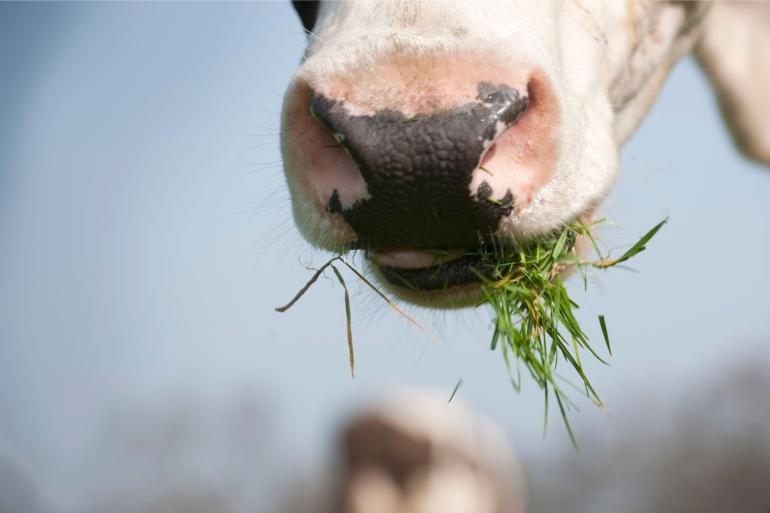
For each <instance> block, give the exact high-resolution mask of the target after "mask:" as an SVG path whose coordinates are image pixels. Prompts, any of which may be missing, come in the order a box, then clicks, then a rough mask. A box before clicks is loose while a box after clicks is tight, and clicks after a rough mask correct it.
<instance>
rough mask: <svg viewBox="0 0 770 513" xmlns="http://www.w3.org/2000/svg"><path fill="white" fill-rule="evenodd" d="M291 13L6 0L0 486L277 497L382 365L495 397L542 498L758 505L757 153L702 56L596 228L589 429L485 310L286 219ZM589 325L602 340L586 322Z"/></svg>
mask: <svg viewBox="0 0 770 513" xmlns="http://www.w3.org/2000/svg"><path fill="white" fill-rule="evenodd" d="M304 44H305V36H304V34H303V32H302V30H301V28H300V24H299V22H298V20H297V19H296V17H295V14H294V12H293V11H292V9H291V7H290V4H289V2H269V3H221V4H204V3H200V4H199V3H195V4H177V3H160V4H150V3H130V4H123V3H114V4H113V3H0V512H2V513H38V512H41V513H42V512H46V513H47V512H55V513H69V512H102V511H111V512H123V511H125V512H132V513H134V512H136V513H138V512H147V513H150V512H153V513H155V512H177V511H178V512H188V513H194V512H197V511H200V512H212V511H217V512H257V511H259V512H272V511H279V510H280V508H281V504H282V503H283V500H284V498H285V496H286V495H287V493H291V494H293V495H296V494H299V493H301V492H302V491H304V490H308V489H311V488H312V487H313V482H314V476H315V475H318V474H319V473H321V472H322V470H321V469H322V468H324V464H325V461H326V460H327V457H328V456H329V453H330V451H332V450H333V449H334V439H335V438H334V435H335V429H336V428H337V426H338V425H339V424H340V422H342V420H343V419H344V418H345V416H346V415H348V414H349V413H350V412H351V411H353V410H355V408H356V406H357V405H361V404H365V403H366V401H367V400H368V399H370V398H371V397H372V396H373V394H375V393H377V392H378V391H380V390H382V389H383V388H385V387H388V386H391V385H395V384H399V385H413V386H427V387H431V388H434V389H437V390H439V391H440V392H442V393H443V392H445V393H446V396H447V398H448V397H449V394H450V393H451V391H452V389H453V387H454V385H455V383H456V382H457V381H458V379H460V378H462V379H463V382H464V385H463V386H462V388H460V390H459V391H458V395H457V400H462V401H465V402H466V403H468V404H469V405H470V406H471V407H472V408H473V409H474V410H476V411H478V412H480V413H482V414H484V415H486V416H488V417H490V418H492V419H493V420H494V421H495V422H496V423H498V424H499V425H500V426H501V427H502V428H503V429H504V430H505V432H506V434H507V435H508V437H509V438H510V440H511V442H512V443H513V445H514V446H515V447H516V449H517V451H518V453H519V455H520V456H521V458H522V460H523V462H524V469H525V471H526V473H527V475H528V476H529V487H530V490H531V501H530V511H535V512H551V511H562V510H564V509H565V508H566V507H567V505H568V506H569V510H570V511H575V512H583V511H585V512H588V511H592V512H603V511H606V512H637V511H639V512H641V511H651V510H656V511H671V512H674V511H676V512H689V511H692V512H696V511H697V512H699V513H703V512H707V511H728V510H730V511H756V512H759V513H761V512H764V511H766V509H767V508H768V507H770V400H768V397H770V378H768V370H770V354H769V353H768V351H767V347H768V345H767V343H768V341H770V323H769V322H768V319H767V312H768V311H770V294H768V290H770V270H768V265H767V262H768V260H769V259H770V230H768V229H767V226H768V222H770V172H768V170H765V169H762V168H760V167H759V166H756V165H753V164H751V163H749V162H747V161H745V160H744V159H742V157H740V156H739V155H738V154H737V153H736V151H735V150H734V149H733V147H732V146H731V143H730V141H729V140H728V136H727V133H726V130H725V128H724V127H723V125H722V122H721V119H720V118H719V114H718V111H717V108H716V105H715V102H714V99H713V97H712V93H711V91H710V89H709V85H708V84H707V82H706V81H705V79H704V77H703V76H702V74H701V73H700V71H699V69H698V68H697V65H696V64H695V63H694V61H693V60H691V59H689V58H688V59H685V60H684V61H682V62H681V63H680V64H679V65H678V66H677V67H676V68H675V69H674V70H673V72H672V74H671V76H670V78H669V80H668V82H667V85H666V87H665V89H664V90H663V92H662V94H661V96H660V98H659V99H658V101H657V103H656V105H655V107H654V109H653V110H652V112H651V114H650V115H649V116H648V118H647V119H646V121H645V123H644V124H643V125H642V127H641V128H640V130H639V131H638V132H637V134H636V135H635V136H634V138H633V139H632V140H631V141H630V143H629V144H627V145H626V147H625V148H624V149H623V152H622V169H621V173H620V178H619V182H618V184H617V187H616V189H615V190H614V192H613V193H612V195H611V197H610V198H609V199H608V201H607V202H606V203H605V205H604V206H603V208H602V213H603V214H604V215H605V216H607V217H608V218H609V219H610V220H611V221H612V222H611V224H610V226H608V227H605V228H603V229H602V231H601V239H602V243H603V244H604V245H605V247H607V248H619V247H621V246H622V245H623V244H626V243H628V242H632V241H634V240H635V238H637V237H638V236H639V235H641V234H642V233H644V232H645V231H646V230H647V229H648V228H650V227H651V226H652V225H653V224H655V223H656V222H658V221H659V220H661V219H662V218H663V217H665V216H670V223H669V224H668V225H667V226H666V227H665V228H664V229H663V231H662V232H661V233H660V234H659V235H658V237H657V238H656V240H654V241H653V243H652V244H651V245H650V247H649V249H648V251H647V252H645V253H643V254H642V255H640V256H639V257H638V258H637V259H636V260H635V261H634V262H633V265H634V267H635V268H636V269H637V270H638V271H639V272H638V273H632V272H625V271H622V270H615V271H612V272H609V273H606V274H599V275H595V276H594V277H593V278H592V280H591V282H590V286H589V290H588V293H584V292H582V284H581V283H580V280H576V279H573V281H572V286H571V288H572V290H573V291H574V292H575V294H576V296H577V298H578V301H579V303H580V304H581V307H582V308H581V312H580V313H581V315H580V318H581V320H582V321H583V322H584V323H585V325H586V326H587V328H588V333H589V335H590V336H591V337H592V338H593V340H595V341H600V340H601V334H600V331H599V326H598V323H597V321H596V316H597V315H598V314H603V315H605V316H606V318H607V323H608V327H609V330H610V336H611V339H612V340H613V342H614V347H613V350H614V354H613V357H612V358H611V361H610V366H604V365H601V364H598V363H588V366H589V371H590V374H589V376H591V377H592V378H593V380H594V385H595V386H596V388H597V390H598V391H599V393H600V395H602V398H603V399H604V401H605V403H606V404H607V408H608V412H602V411H600V410H598V409H597V408H595V407H594V406H592V405H591V403H590V402H588V401H587V400H585V399H584V398H581V397H579V396H578V395H577V394H576V397H575V399H576V401H577V403H578V405H579V406H580V407H581V411H580V412H572V414H571V419H572V421H573V426H574V428H575V431H576V435H577V437H578V440H579V442H580V443H581V452H580V453H576V452H575V451H574V450H573V449H572V448H571V446H570V444H569V440H568V438H567V436H566V433H565V431H564V429H563V427H562V425H561V423H560V421H559V419H558V415H557V413H556V412H555V411H552V412H551V418H550V422H549V426H548V432H547V434H546V436H545V437H544V436H543V399H542V395H541V393H540V392H539V391H538V390H537V389H536V387H535V386H534V385H533V384H531V383H526V382H525V386H524V390H523V391H522V393H521V394H516V393H514V391H513V390H512V389H511V387H510V384H509V382H508V378H507V376H506V373H505V370H504V366H503V362H502V357H501V355H500V354H499V353H497V352H491V351H489V348H488V343H489V337H490V335H491V329H490V321H491V314H490V312H489V311H488V310H486V309H485V308H481V309H478V310H467V311H457V312H433V311H426V310H420V309H416V308H409V309H408V311H409V312H410V314H411V315H413V316H414V317H415V318H417V320H419V321H420V322H421V323H423V324H424V325H425V326H426V327H428V329H429V330H430V331H431V332H432V333H434V334H435V335H436V339H435V340H431V339H430V338H429V337H426V336H425V335H424V334H423V333H421V332H420V331H418V330H415V329H413V328H412V327H411V326H410V325H409V324H408V323H406V322H404V320H403V319H402V318H400V317H398V316H397V315H395V314H393V313H392V311H391V310H389V309H387V308H384V307H383V304H382V303H381V301H379V300H378V298H376V297H374V296H373V295H372V294H371V293H370V292H369V291H367V290H366V289H365V288H362V287H361V286H359V285H353V332H354V337H355V343H356V358H357V375H356V379H355V380H351V378H350V373H349V370H348V362H347V346H346V342H345V331H344V330H345V316H344V309H343V303H342V291H341V289H340V288H339V286H338V285H335V284H334V283H333V282H332V280H323V279H322V280H319V283H318V284H317V285H316V286H315V287H314V288H313V289H312V290H311V291H310V293H309V294H308V295H307V296H306V297H305V298H304V299H303V300H302V301H301V302H300V303H299V304H297V305H296V306H295V307H294V308H293V309H292V310H290V311H289V312H287V313H284V314H279V313H276V312H275V311H274V310H273V308H274V307H275V306H278V305H280V304H283V303H285V302H286V301H287V300H288V299H289V298H290V297H291V296H292V295H293V294H294V293H295V292H296V290H297V289H298V288H299V287H300V286H301V285H302V284H304V282H305V281H306V280H307V279H308V277H309V271H307V270H306V269H305V268H306V267H307V266H312V265H318V264H319V263H322V262H323V261H325V259H326V258H327V257H328V255H325V254H322V253H319V252H317V251H315V250H313V249H312V248H310V247H309V246H308V245H307V244H305V243H304V242H303V241H302V240H301V238H300V236H299V234H298V233H297V232H296V229H295V228H294V226H293V221H292V219H291V212H290V207H289V202H288V191H287V190H286V187H285V183H284V179H283V176H282V168H281V163H280V154H279V146H278V140H279V137H278V131H279V111H280V105H281V97H282V92H283V90H284V88H285V86H286V84H287V82H288V80H289V79H290V77H291V74H292V72H293V70H294V69H295V68H296V66H297V65H298V63H299V61H300V58H301V55H302V52H303V47H304ZM598 345H599V346H601V343H599V344H598Z"/></svg>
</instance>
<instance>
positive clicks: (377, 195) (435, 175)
mask: <svg viewBox="0 0 770 513" xmlns="http://www.w3.org/2000/svg"><path fill="white" fill-rule="evenodd" d="M478 93H479V94H478V98H477V101H473V102H469V103H466V104H464V105H462V106H460V107H458V108H455V109H452V110H447V111H439V112H435V113H431V114H425V115H422V114H418V115H416V116H412V117H407V116H405V115H404V114H403V113H401V112H397V111H392V110H383V111H380V112H377V113H376V114H374V115H371V116H356V115H350V113H349V112H348V109H347V108H346V106H345V104H344V102H338V101H334V100H330V99H328V98H326V97H324V96H315V97H314V99H313V101H312V103H311V112H312V113H313V116H314V117H315V118H316V119H318V120H320V121H321V122H322V123H323V124H324V125H325V126H326V128H327V129H328V130H330V131H331V132H332V134H333V135H334V137H335V139H336V140H337V141H338V142H339V143H340V144H341V145H342V147H343V148H344V149H345V150H346V151H347V152H348V153H349V154H350V156H351V157H352V158H353V160H354V161H355V163H356V165H357V166H358V168H359V169H360V171H361V175H362V176H363V179H364V181H365V182H366V186H367V190H368V192H369V198H368V199H364V200H359V201H357V202H356V203H354V204H353V205H352V206H349V207H348V208H343V206H342V204H341V202H340V199H339V196H338V195H337V194H336V193H335V194H333V195H332V197H331V198H329V202H328V205H327V208H328V209H329V210H330V211H332V212H337V213H340V214H342V216H343V217H344V219H345V220H346V221H347V222H348V224H350V226H351V227H352V228H353V229H354V230H355V232H356V233H357V234H358V237H359V239H358V243H357V246H358V247H364V248H376V249H395V248H438V247H466V246H469V245H475V244H477V243H478V241H479V237H480V236H482V237H483V236H485V235H488V234H491V233H493V232H494V231H495V230H496V229H497V226H498V225H499V222H500V220H501V218H503V217H505V216H507V215H510V213H511V211H512V209H513V202H514V197H513V195H512V194H511V191H506V193H505V194H504V195H503V198H502V199H501V200H500V199H494V198H492V189H491V187H490V186H489V184H487V183H486V182H482V184H481V186H479V187H478V190H477V191H471V190H470V186H471V180H472V178H473V173H474V170H475V169H476V168H477V167H478V165H479V162H480V160H481V157H482V156H483V154H484V152H485V151H486V150H487V149H488V148H489V147H490V146H491V145H492V143H493V142H494V140H495V139H496V138H497V137H498V136H500V135H501V134H502V133H503V132H504V131H505V130H506V129H507V128H508V127H510V126H511V125H512V124H514V123H515V122H516V120H517V119H518V118H519V116H520V115H521V114H522V113H523V112H524V111H525V110H526V108H527V105H528V98H527V96H523V95H521V94H520V93H519V91H517V90H515V89H513V88H511V87H509V86H506V85H493V84H491V83H488V82H482V83H480V84H479V85H478Z"/></svg>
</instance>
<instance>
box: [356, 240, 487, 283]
mask: <svg viewBox="0 0 770 513" xmlns="http://www.w3.org/2000/svg"><path fill="white" fill-rule="evenodd" d="M369 258H370V259H371V261H372V262H373V263H374V264H375V265H376V266H377V268H378V269H379V273H380V275H381V276H382V278H383V279H384V280H385V281H387V282H388V283H389V284H390V285H394V286H396V287H402V288H406V289H408V290H411V291H436V290H447V289H449V288H451V287H457V286H464V285H471V284H481V282H482V277H484V278H490V279H491V278H492V277H493V273H494V270H495V267H496V266H495V264H494V263H493V262H492V261H490V259H489V258H488V257H487V256H485V251H482V250H480V249H475V250H467V251H464V250H448V251H430V252H428V251H417V250H409V251H388V252H370V253H369Z"/></svg>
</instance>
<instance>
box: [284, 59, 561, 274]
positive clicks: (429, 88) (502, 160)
mask: <svg viewBox="0 0 770 513" xmlns="http://www.w3.org/2000/svg"><path fill="white" fill-rule="evenodd" d="M480 82H491V83H492V84H506V85H508V86H511V87H513V88H515V89H518V90H519V91H520V93H521V94H525V95H527V96H528V97H529V106H528V109H527V111H526V112H524V114H523V115H522V116H521V117H520V118H519V120H518V122H517V123H516V124H515V125H513V126H512V127H510V128H509V129H508V130H507V131H506V132H504V133H503V134H502V135H500V136H499V137H498V139H497V140H496V141H495V143H494V144H493V145H492V146H491V147H490V148H489V149H488V150H487V152H486V153H485V154H484V155H483V157H482V159H481V161H480V163H479V167H478V168H477V169H476V170H475V171H474V174H473V178H472V181H471V185H470V187H469V190H468V194H469V195H475V194H476V191H477V190H478V187H479V185H480V184H481V183H482V182H487V184H488V185H489V186H491V188H492V200H493V201H494V200H495V199H502V198H503V197H504V196H505V195H506V192H507V191H508V190H510V191H511V192H512V194H513V196H514V210H513V212H512V215H513V216H515V215H517V214H519V213H521V211H522V210H524V209H525V208H526V207H527V206H528V205H529V204H530V203H531V202H532V200H533V198H534V197H535V195H536V194H537V192H538V190H539V189H540V188H541V187H542V186H543V185H544V184H545V183H546V182H547V181H548V180H549V179H550V177H551V174H552V170H553V166H554V164H555V162H556V158H557V153H558V144H557V140H556V136H557V126H558V122H559V112H558V105H557V102H556V98H555V94H554V92H553V87H552V85H551V83H550V81H549V80H548V79H547V77H546V76H545V75H544V74H543V73H542V72H540V71H539V70H537V69H534V68H533V67H532V66H527V65H519V66H511V65H505V64H501V63H496V62H494V61H491V60H490V59H489V57H488V56H479V55H454V54H452V55H435V56H420V57H413V58H408V57H403V56H399V57H394V58H392V59H389V60H387V62H383V63H381V64H379V65H377V66H368V67H366V68H363V69H353V70H350V71H347V72H345V73H344V74H343V75H340V76H336V77H313V76H309V77H304V76H303V74H302V72H301V71H300V74H299V75H298V78H297V79H296V80H295V82H294V84H293V85H292V88H291V89H290V91H289V93H288V95H287V99H286V104H285V111H284V112H285V117H284V123H285V134H284V145H285V150H284V155H285V157H286V158H285V160H286V167H287V173H288V177H289V180H290V181H293V182H294V183H293V184H292V185H293V190H294V193H295V194H297V193H299V194H301V201H308V202H312V204H313V205H314V206H315V208H316V209H317V212H318V215H319V216H321V217H322V218H325V219H326V220H327V221H328V222H330V223H331V225H332V226H336V227H338V228H339V233H347V234H350V232H351V230H350V228H349V227H347V225H346V223H345V222H344V220H343V219H342V217H341V216H340V215H338V214H331V213H329V212H327V211H326V205H327V203H328V201H329V198H330V197H331V196H332V194H333V192H334V191H335V190H336V191H337V194H338V196H339V199H340V202H341V204H342V208H343V209H346V208H349V207H350V206H352V205H353V204H354V203H355V202H356V201H358V200H362V199H366V198H368V197H369V194H368V191H367V187H366V183H365V182H364V180H363V178H362V177H361V174H360V172H359V171H358V169H357V167H356V165H355V163H354V162H353V161H352V159H351V158H350V157H349V156H348V155H347V153H346V152H345V150H344V148H343V147H342V146H341V145H340V144H338V142H337V141H336V140H335V139H334V137H333V135H332V134H331V133H330V132H329V131H328V130H327V129H326V128H324V127H323V126H322V125H321V124H320V123H319V122H318V121H316V120H315V119H313V117H312V116H311V114H310V111H309V102H310V99H311V94H312V91H315V92H316V93H318V94H321V95H323V96H326V97H327V98H330V99H333V100H337V101H344V104H345V106H346V108H347V109H349V112H350V114H352V115H370V114H374V113H376V112H378V111H381V110H386V109H388V110H395V111H398V112H401V113H403V114H404V115H405V116H407V117H412V116H417V115H430V114H431V113H434V112H437V111H441V110H449V109H454V108H456V107H458V106H460V105H463V104H465V103H468V102H474V101H478V90H477V87H478V84H479V83H480ZM350 236H351V240H352V238H354V235H350ZM373 258H374V259H375V261H376V262H378V263H380V265H387V266H391V267H404V268H415V267H425V266H428V265H430V264H431V262H435V256H434V255H430V254H426V253H423V252H417V251H410V250H409V248H404V250H399V251H393V252H387V253H379V254H376V255H374V256H373ZM426 264H427V265H426Z"/></svg>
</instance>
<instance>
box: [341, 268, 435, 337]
mask: <svg viewBox="0 0 770 513" xmlns="http://www.w3.org/2000/svg"><path fill="white" fill-rule="evenodd" d="M339 260H340V262H342V263H343V264H345V265H346V266H347V268H348V269H350V270H351V271H353V274H355V275H356V276H358V278H359V279H360V280H361V281H362V282H364V283H365V284H366V285H367V286H368V287H369V288H370V289H372V290H373V291H374V292H376V293H377V295H378V296H380V297H381V298H382V299H383V301H385V303H387V304H388V306H389V307H391V308H392V309H393V310H394V311H395V312H396V313H397V314H398V315H400V316H401V317H403V318H404V319H406V320H407V321H409V322H410V323H412V324H413V325H414V326H416V327H417V328H418V329H419V330H420V331H422V332H423V333H425V334H426V335H428V336H429V337H431V338H432V339H435V338H436V337H435V336H434V335H432V334H431V333H430V332H429V331H428V330H427V329H425V328H424V327H423V325H422V324H420V323H419V322H417V321H416V320H414V319H413V318H412V317H410V316H409V314H407V313H406V312H404V311H403V310H401V309H400V308H399V307H398V305H397V304H395V303H394V302H393V301H391V300H390V298H389V297H388V296H386V295H385V294H383V293H382V291H380V289H378V288H377V287H376V286H375V285H374V284H373V283H372V282H370V281H369V280H368V279H367V278H366V276H364V275H363V274H361V273H360V272H359V271H358V269H356V268H355V267H353V266H352V265H350V264H349V263H347V262H346V261H345V260H344V259H343V258H340V259H339Z"/></svg>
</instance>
